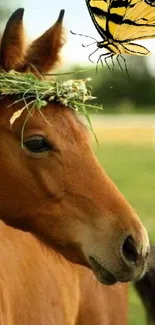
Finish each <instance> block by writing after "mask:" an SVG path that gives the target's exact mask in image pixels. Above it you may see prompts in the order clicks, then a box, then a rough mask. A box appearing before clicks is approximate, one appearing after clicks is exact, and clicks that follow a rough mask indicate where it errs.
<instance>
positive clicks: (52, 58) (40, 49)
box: [24, 10, 65, 73]
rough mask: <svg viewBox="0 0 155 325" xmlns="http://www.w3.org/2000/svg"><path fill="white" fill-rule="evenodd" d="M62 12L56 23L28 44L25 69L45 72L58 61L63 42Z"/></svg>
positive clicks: (62, 11)
mask: <svg viewBox="0 0 155 325" xmlns="http://www.w3.org/2000/svg"><path fill="white" fill-rule="evenodd" d="M64 12H65V11H64V10H61V11H60V14H59V17H58V19H57V21H56V23H55V24H54V25H53V26H52V27H51V28H49V29H48V30H47V31H46V32H45V33H44V34H43V35H42V36H40V37H39V38H38V39H36V40H35V41H34V42H33V43H32V44H31V45H30V47H29V49H28V51H27V55H26V56H25V67H24V69H25V70H29V71H33V72H34V71H38V72H39V73H45V72H48V71H49V70H50V69H52V68H53V67H54V66H55V64H56V63H57V62H59V61H60V50H61V48H62V46H63V45H64V43H65V39H64V28H63V26H62V21H63V17H64Z"/></svg>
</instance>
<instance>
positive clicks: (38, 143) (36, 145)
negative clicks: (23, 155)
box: [24, 135, 52, 153]
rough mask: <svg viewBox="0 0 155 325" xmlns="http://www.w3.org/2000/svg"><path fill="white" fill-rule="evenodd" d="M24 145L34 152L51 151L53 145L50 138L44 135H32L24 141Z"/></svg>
mask: <svg viewBox="0 0 155 325" xmlns="http://www.w3.org/2000/svg"><path fill="white" fill-rule="evenodd" d="M24 147H25V148H26V149H27V150H29V151H31V152H34V153H39V152H44V151H49V150H51V149H52V146H51V145H50V144H49V142H48V140H47V139H45V138H44V137H42V136H39V135H38V136H36V135H35V136H31V137H29V138H28V139H26V140H25V141H24Z"/></svg>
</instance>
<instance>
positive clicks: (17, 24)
mask: <svg viewBox="0 0 155 325" xmlns="http://www.w3.org/2000/svg"><path fill="white" fill-rule="evenodd" d="M23 14H24V9H23V8H19V9H17V10H16V11H15V12H14V13H13V14H12V15H11V17H10V18H9V20H8V22H7V24H6V27H5V30H4V33H3V36H2V40H1V48H0V68H1V69H3V70H6V71H9V70H11V69H16V67H17V66H18V65H19V64H20V63H21V61H22V60H23V57H24V29H23V21H22V20H23Z"/></svg>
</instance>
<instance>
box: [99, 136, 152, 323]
mask: <svg viewBox="0 0 155 325" xmlns="http://www.w3.org/2000/svg"><path fill="white" fill-rule="evenodd" d="M143 137H144V132H143ZM102 139H103V137H102ZM104 140H105V142H104V144H103V142H101V138H100V137H99V143H100V145H99V147H97V145H94V148H95V152H96V154H97V156H98V158H99V161H100V163H101V164H102V166H103V167H104V168H105V170H106V171H107V172H108V174H109V175H110V177H111V178H112V179H113V180H114V182H115V183H116V184H117V186H118V188H119V189H120V190H121V192H122V193H123V194H124V195H125V197H126V198H127V200H128V201H129V202H130V203H131V205H132V206H133V207H134V209H135V210H136V212H137V214H138V215H139V217H140V218H141V220H142V221H143V223H144V225H145V226H146V228H147V230H148V232H149V235H150V238H151V240H152V242H154V243H155V216H154V215H155V147H153V146H152V144H151V143H149V142H148V143H145V142H144V144H143V143H142V142H141V141H140V143H139V144H138V143H137V142H136V144H135V142H133V143H131V141H129V142H128V141H127V142H126V143H125V142H124V141H123V140H124V137H123V135H122V141H121V137H120V138H119V143H115V144H114V143H112V142H111V141H110V142H108V143H106V140H108V139H106V138H104ZM128 324H129V325H144V324H146V322H145V313H144V310H143V307H142V304H141V302H140V300H139V298H138V296H137V294H136V292H135V291H134V289H133V288H132V287H131V288H130V295H129V322H128Z"/></svg>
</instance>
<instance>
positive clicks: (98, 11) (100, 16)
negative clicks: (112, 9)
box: [86, 0, 110, 39]
mask: <svg viewBox="0 0 155 325" xmlns="http://www.w3.org/2000/svg"><path fill="white" fill-rule="evenodd" d="M109 3H110V0H107V1H104V0H86V4H87V8H88V11H89V13H90V16H91V18H92V21H93V23H94V25H95V27H96V29H97V31H98V33H99V34H100V36H101V37H102V38H103V39H107V38H108V35H107V32H106V23H107V12H108V7H109Z"/></svg>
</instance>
